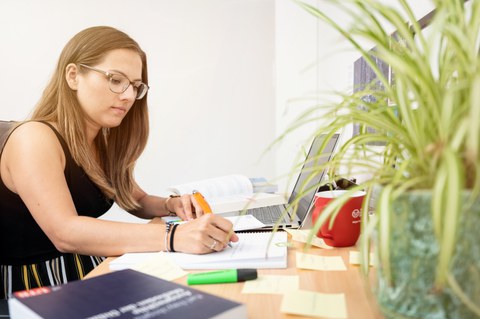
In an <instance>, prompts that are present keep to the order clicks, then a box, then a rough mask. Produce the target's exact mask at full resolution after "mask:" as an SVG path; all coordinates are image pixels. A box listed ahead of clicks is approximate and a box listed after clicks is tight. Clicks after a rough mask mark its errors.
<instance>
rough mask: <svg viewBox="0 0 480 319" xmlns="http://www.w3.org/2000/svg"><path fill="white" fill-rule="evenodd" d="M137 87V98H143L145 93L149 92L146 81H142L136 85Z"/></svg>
mask: <svg viewBox="0 0 480 319" xmlns="http://www.w3.org/2000/svg"><path fill="white" fill-rule="evenodd" d="M136 89H137V100H140V99H142V98H143V97H144V96H145V94H147V91H148V86H147V85H146V84H145V83H140V84H139V85H138V86H137V85H136Z"/></svg>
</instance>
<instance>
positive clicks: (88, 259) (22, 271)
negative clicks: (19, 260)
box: [0, 254, 105, 299]
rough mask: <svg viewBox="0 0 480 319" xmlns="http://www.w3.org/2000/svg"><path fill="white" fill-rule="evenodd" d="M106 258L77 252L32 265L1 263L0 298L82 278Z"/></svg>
mask: <svg viewBox="0 0 480 319" xmlns="http://www.w3.org/2000/svg"><path fill="white" fill-rule="evenodd" d="M104 259H105V258H104V257H93V256H84V255H77V254H63V255H62V256H60V257H57V258H54V259H51V260H47V261H44V262H41V263H38V264H31V265H14V266H12V265H0V278H1V283H2V286H1V287H0V299H8V298H10V297H11V295H12V293H13V292H15V291H19V290H28V289H32V288H37V287H44V286H56V285H60V284H63V283H67V282H69V281H74V280H79V279H82V278H83V277H84V276H85V275H86V274H88V273H89V272H90V271H91V270H92V269H93V268H95V267H97V266H98V265H99V264H100V263H101V262H102V261H103V260H104Z"/></svg>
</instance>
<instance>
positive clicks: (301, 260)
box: [296, 252, 347, 271]
mask: <svg viewBox="0 0 480 319" xmlns="http://www.w3.org/2000/svg"><path fill="white" fill-rule="evenodd" d="M296 257H297V258H296V261H297V268H302V269H314V270H326V271H334V270H335V271H336V270H347V267H346V266H345V263H344V262H343V259H342V257H340V256H317V255H312V254H305V253H300V252H297V255H296Z"/></svg>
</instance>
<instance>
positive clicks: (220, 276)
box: [187, 269, 257, 285]
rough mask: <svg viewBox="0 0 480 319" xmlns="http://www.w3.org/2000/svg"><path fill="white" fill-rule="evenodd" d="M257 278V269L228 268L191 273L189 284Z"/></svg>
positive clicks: (218, 282) (188, 278) (188, 277)
mask: <svg viewBox="0 0 480 319" xmlns="http://www.w3.org/2000/svg"><path fill="white" fill-rule="evenodd" d="M253 279H257V270H256V269H228V270H219V271H211V272H201V273H197V274H189V275H188V276H187V283H188V284H189V285H205V284H221V283H229V282H240V281H246V280H253Z"/></svg>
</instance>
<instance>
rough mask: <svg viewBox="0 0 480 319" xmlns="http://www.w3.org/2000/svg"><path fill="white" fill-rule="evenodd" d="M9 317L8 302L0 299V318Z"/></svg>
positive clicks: (5, 318)
mask: <svg viewBox="0 0 480 319" xmlns="http://www.w3.org/2000/svg"><path fill="white" fill-rule="evenodd" d="M7 318H10V314H9V312H8V302H7V300H5V299H1V300H0V319H7Z"/></svg>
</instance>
